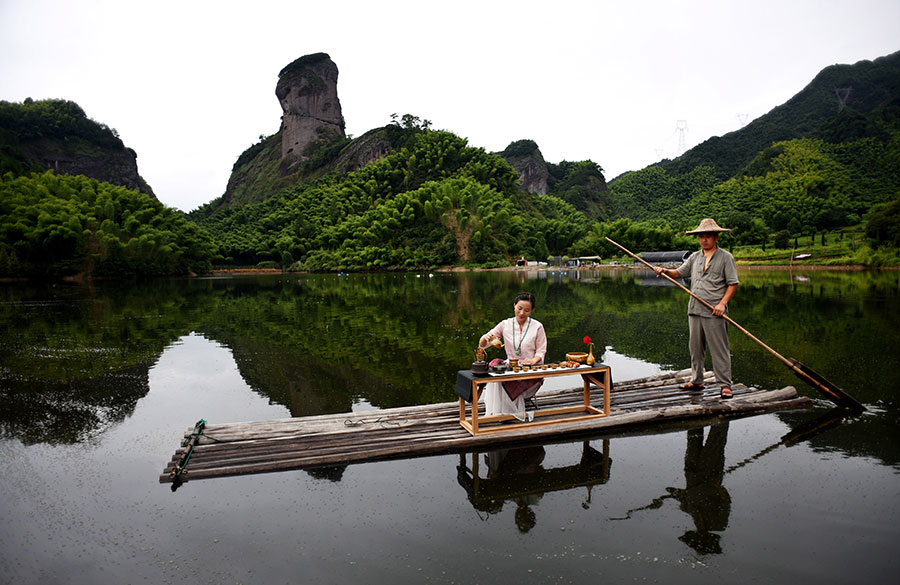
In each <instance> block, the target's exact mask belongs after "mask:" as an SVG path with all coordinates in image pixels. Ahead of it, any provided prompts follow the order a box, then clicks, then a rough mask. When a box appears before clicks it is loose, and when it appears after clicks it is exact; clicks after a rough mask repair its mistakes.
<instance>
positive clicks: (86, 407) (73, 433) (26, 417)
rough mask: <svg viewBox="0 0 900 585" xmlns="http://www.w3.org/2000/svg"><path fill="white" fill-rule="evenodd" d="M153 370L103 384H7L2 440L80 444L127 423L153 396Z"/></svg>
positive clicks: (136, 370)
mask: <svg viewBox="0 0 900 585" xmlns="http://www.w3.org/2000/svg"><path fill="white" fill-rule="evenodd" d="M148 369H149V364H139V365H135V366H131V367H129V368H126V369H123V370H119V371H116V372H110V373H109V374H105V375H102V376H100V377H98V378H89V379H82V380H73V381H71V382H65V381H48V380H35V379H29V380H21V379H7V380H3V381H2V386H0V403H2V405H3V408H2V409H0V413H2V414H0V435H2V437H3V438H16V439H18V440H20V441H22V442H23V443H25V444H26V445H28V444H32V443H49V444H51V445H53V444H62V443H77V442H79V441H83V440H84V439H86V438H88V437H90V436H91V435H92V434H94V433H96V432H99V431H102V430H104V429H106V428H108V427H109V426H110V425H112V424H113V423H117V422H122V421H123V420H125V419H126V418H127V417H128V416H130V415H131V413H132V412H133V411H134V407H135V405H136V404H137V401H138V400H140V399H141V398H143V397H144V396H145V395H146V394H147V392H148V391H149V390H150V386H149V384H148V381H147V371H148Z"/></svg>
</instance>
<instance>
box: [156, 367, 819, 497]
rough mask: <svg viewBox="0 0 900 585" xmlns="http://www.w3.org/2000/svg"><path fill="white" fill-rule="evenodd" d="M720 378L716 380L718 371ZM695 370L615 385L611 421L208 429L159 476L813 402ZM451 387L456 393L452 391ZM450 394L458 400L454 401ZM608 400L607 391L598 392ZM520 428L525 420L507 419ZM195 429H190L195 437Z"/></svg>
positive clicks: (359, 422) (440, 420)
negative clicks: (726, 395) (695, 382)
mask: <svg viewBox="0 0 900 585" xmlns="http://www.w3.org/2000/svg"><path fill="white" fill-rule="evenodd" d="M710 375H711V374H710ZM689 376H690V370H683V371H681V372H677V373H674V374H663V375H659V376H653V377H650V378H643V379H640V380H631V381H628V382H624V383H619V384H613V387H612V396H611V408H612V412H611V414H610V416H608V417H601V418H596V419H591V420H583V421H576V422H567V423H562V424H554V425H546V426H541V427H531V428H523V429H521V430H511V431H509V432H503V433H491V434H486V435H477V436H472V435H470V434H469V433H468V432H466V431H465V430H464V429H463V428H461V427H460V425H459V404H458V402H447V403H443V404H429V405H423V406H411V407H404V408H391V409H386V410H378V411H367V412H359V413H345V414H331V415H320V416H307V417H301V418H290V419H281V420H271V421H259V422H244V423H230V424H218V425H217V424H214V423H213V424H207V425H206V427H205V429H204V431H203V434H202V435H200V436H199V437H198V438H196V439H195V440H194V441H193V445H192V448H193V451H192V452H191V457H190V460H189V463H188V464H187V465H186V467H185V471H184V472H183V474H182V475H180V476H178V477H176V476H175V474H174V473H173V471H174V469H175V465H176V463H177V462H179V461H182V460H183V459H184V457H183V455H184V451H185V449H186V447H181V448H179V449H177V450H176V452H175V454H174V455H173V457H172V461H171V462H170V463H169V464H168V465H167V467H166V468H165V470H164V471H163V473H162V474H161V475H160V478H159V479H160V482H163V483H165V482H172V481H176V482H181V481H185V480H187V479H205V478H211V477H223V476H230V475H243V474H250V473H264V472H271V471H283V470H289V469H302V468H307V467H317V466H322V465H334V464H346V463H358V462H362V461H371V460H376V459H397V458H407V457H417V456H423V455H434V454H439V453H449V452H463V451H471V450H478V449H484V448H486V447H489V448H496V447H498V446H503V445H506V446H510V445H513V446H514V445H517V444H522V443H523V442H526V441H546V440H548V439H553V438H557V437H560V436H564V435H571V434H582V435H585V434H591V433H598V432H607V431H610V430H615V431H622V430H625V429H631V428H633V427H635V426H640V425H648V424H655V423H660V422H665V421H674V420H686V419H695V418H702V417H709V416H746V415H753V414H760V413H763V412H771V411H776V410H791V409H796V408H806V407H809V406H811V405H812V401H811V400H810V399H809V398H803V397H798V395H797V391H796V390H795V389H794V388H793V387H792V386H788V387H786V388H782V389H781V390H772V391H766V390H758V389H756V388H748V387H746V386H744V385H741V384H735V385H734V386H733V387H732V388H733V390H734V394H735V397H734V399H732V400H728V401H722V400H720V399H719V396H718V386H716V385H708V386H707V389H706V391H705V392H702V393H698V392H693V393H692V392H685V391H683V390H680V389H679V388H678V384H680V383H683V382H686V381H687V380H688V377H689ZM448 390H449V389H448ZM583 396H584V389H583V388H582V387H578V388H572V389H567V390H550V391H544V392H540V393H539V394H538V396H537V399H538V404H539V406H540V407H541V408H555V407H564V406H566V405H567V404H571V405H576V404H579V403H580V402H581V401H583ZM448 397H449V396H448ZM597 398H599V400H600V401H601V402H602V399H603V397H602V393H597ZM507 424H510V425H511V426H515V424H517V423H507ZM193 432H194V428H191V429H189V430H188V431H187V432H186V433H185V438H190V436H191V434H192V433H193Z"/></svg>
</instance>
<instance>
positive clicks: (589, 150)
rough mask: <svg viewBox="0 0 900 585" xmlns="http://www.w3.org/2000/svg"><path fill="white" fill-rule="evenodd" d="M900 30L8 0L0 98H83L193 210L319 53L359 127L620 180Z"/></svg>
mask: <svg viewBox="0 0 900 585" xmlns="http://www.w3.org/2000/svg"><path fill="white" fill-rule="evenodd" d="M898 30H900V2H898V1H897V0H854V1H853V2H848V1H847V0H755V1H754V2H746V1H731V0H709V1H707V0H682V1H673V0H648V1H640V0H615V1H607V0H580V1H574V0H554V1H552V2H546V1H544V2H533V1H530V0H518V1H515V2H507V1H505V0H480V1H470V0H456V1H455V2H445V3H437V2H427V1H422V0H416V1H405V0H403V1H401V0H383V1H381V2H373V1H366V0H354V1H348V0H328V1H327V2H325V1H318V2H304V1H302V0H293V1H291V2H288V1H270V0H254V1H253V2H246V1H243V2H231V1H228V0H218V1H206V0H180V1H178V2H173V1H169V0H153V1H144V0H0V100H5V101H9V102H22V101H23V100H25V98H28V97H31V98H32V99H35V100H38V99H51V98H61V99H67V100H71V101H74V102H76V103H78V104H79V105H80V106H81V107H82V108H83V109H84V110H85V112H86V113H87V115H88V117H90V118H92V119H94V120H96V121H98V122H101V123H104V124H106V125H108V126H110V127H112V128H115V129H116V130H117V131H118V133H119V136H120V137H121V138H122V140H123V142H124V143H125V145H126V146H128V147H130V148H132V149H134V150H135V151H136V152H137V154H138V159H137V161H138V170H139V172H140V174H141V176H143V177H144V179H145V180H146V181H147V182H148V183H149V184H150V186H151V187H152V189H153V191H154V193H155V194H156V196H157V197H158V198H159V200H160V201H162V202H163V203H164V204H166V205H168V206H170V207H175V208H179V209H182V210H184V211H190V210H192V209H195V208H196V207H198V206H200V205H202V204H204V203H207V202H209V201H211V200H213V199H215V198H216V197H219V196H220V195H222V194H223V193H224V191H225V187H226V184H227V182H228V177H229V175H230V173H231V167H232V165H233V164H234V162H235V160H236V159H237V157H238V156H239V155H240V154H241V152H243V151H244V150H245V149H246V148H247V147H249V146H251V145H252V144H254V143H256V142H257V141H258V140H259V138H260V136H262V135H271V134H273V133H275V132H277V131H278V129H279V126H280V123H281V107H280V105H279V103H278V100H277V98H276V97H275V85H276V83H277V81H278V72H279V71H280V70H281V68H282V67H284V66H285V65H287V64H288V63H290V62H291V61H293V60H294V59H296V58H298V57H300V56H303V55H308V54H311V53H318V52H324V53H328V54H329V55H330V56H331V59H332V60H333V61H334V62H335V63H336V64H337V67H338V70H339V77H338V97H339V98H340V101H341V108H342V110H343V114H344V119H345V121H346V132H347V133H348V134H349V135H352V136H360V135H362V134H364V133H365V132H367V131H368V130H371V129H372V128H376V127H380V126H384V125H385V124H388V123H389V122H390V121H391V114H393V113H397V114H399V115H403V114H406V113H409V114H413V115H416V116H419V117H420V118H422V119H428V120H430V121H431V122H432V128H435V129H439V130H449V131H451V132H453V133H455V134H457V135H459V136H462V137H464V138H466V139H468V141H469V144H470V145H472V146H476V147H483V148H485V149H486V150H488V151H492V152H496V151H500V150H503V149H504V148H505V147H506V146H507V145H508V144H509V143H510V142H512V141H514V140H521V139H526V138H527V139H531V140H534V141H535V142H536V143H537V144H538V147H539V148H540V150H541V153H542V154H543V156H544V159H545V160H547V161H548V162H553V163H558V162H560V161H562V160H569V161H578V160H586V159H590V160H593V161H594V162H596V163H597V164H599V165H600V166H601V167H602V168H603V169H604V175H605V176H606V178H607V180H611V179H613V178H615V177H616V176H618V175H620V174H621V173H623V172H626V171H630V170H638V169H641V168H644V167H646V166H647V165H649V164H652V163H654V162H656V161H658V160H660V159H661V158H674V157H676V156H678V155H679V154H681V147H682V145H683V147H684V148H690V147H692V146H695V145H696V144H699V143H700V142H703V141H704V140H706V139H707V138H709V137H711V136H721V135H723V134H726V133H728V132H732V131H734V130H738V129H740V128H741V126H742V124H746V123H748V122H750V121H752V120H753V119H755V118H758V117H759V116H761V115H763V114H765V113H767V112H768V111H770V110H771V109H772V108H774V107H776V106H778V105H780V104H782V103H784V102H785V101H787V100H788V99H790V98H791V97H792V96H793V95H794V94H796V93H797V92H798V91H800V90H801V89H803V87H805V86H806V85H807V84H808V83H809V82H810V81H811V80H812V79H813V77H815V75H816V74H817V73H818V72H819V71H821V70H822V69H823V68H825V67H827V66H829V65H833V64H836V63H848V64H849V63H855V62H857V61H860V60H864V59H868V60H872V59H875V58H877V57H881V56H884V55H888V54H891V53H893V52H896V51H897V50H900V34H898V32H897V31H898Z"/></svg>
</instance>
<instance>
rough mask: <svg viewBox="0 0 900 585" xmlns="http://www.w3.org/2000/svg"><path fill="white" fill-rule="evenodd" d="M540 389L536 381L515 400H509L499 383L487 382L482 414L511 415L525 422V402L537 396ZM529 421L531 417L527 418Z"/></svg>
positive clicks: (483, 393) (483, 394)
mask: <svg viewBox="0 0 900 585" xmlns="http://www.w3.org/2000/svg"><path fill="white" fill-rule="evenodd" d="M540 387H541V382H540V381H537V382H535V383H534V386H531V387H530V388H528V389H527V390H525V392H522V393H521V394H519V395H518V396H517V397H516V399H515V400H510V398H509V394H507V393H506V390H504V389H503V386H502V385H501V383H500V382H489V383H487V384H485V387H484V392H482V396H483V397H484V414H485V416H491V415H495V414H511V415H513V416H514V417H516V418H517V419H519V420H525V418H526V413H525V400H526V399H527V398H531V397H532V396H534V395H535V394H537V391H538V389H540ZM528 418H529V420H530V419H531V418H532V417H528Z"/></svg>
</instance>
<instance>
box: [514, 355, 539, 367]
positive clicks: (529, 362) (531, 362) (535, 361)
mask: <svg viewBox="0 0 900 585" xmlns="http://www.w3.org/2000/svg"><path fill="white" fill-rule="evenodd" d="M541 361H542V360H541V358H540V357H538V356H534V357H530V358H525V359H521V360H519V364H520V365H523V366H533V365H534V364H539V363H541Z"/></svg>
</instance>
